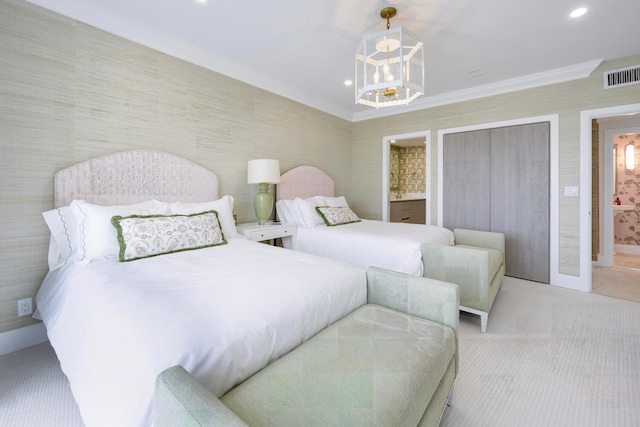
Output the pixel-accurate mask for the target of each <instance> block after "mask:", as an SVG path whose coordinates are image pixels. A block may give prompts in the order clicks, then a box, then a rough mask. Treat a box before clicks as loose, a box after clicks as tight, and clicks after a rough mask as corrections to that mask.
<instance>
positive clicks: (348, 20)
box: [28, 0, 640, 121]
mask: <svg viewBox="0 0 640 427" xmlns="http://www.w3.org/2000/svg"><path fill="white" fill-rule="evenodd" d="M28 1H29V2H31V3H34V4H36V5H39V6H42V7H45V8H47V9H51V10H53V11H56V12H59V13H61V14H63V15H66V16H69V17H72V18H75V19H77V20H79V21H82V22H86V23H87V24H90V25H92V26H95V27H98V28H101V29H104V30H106V31H109V32H111V33H114V34H117V35H119V36H122V37H125V38H127V39H130V40H133V41H135V42H138V43H141V44H144V45H147V46H149V47H152V48H154V49H156V50H159V51H162V52H165V53H168V54H170V55H173V56H176V57H179V58H182V59H185V60H188V61H191V62H194V63H196V64H199V65H201V66H204V67H207V68H210V69H212V70H214V71H217V72H220V73H222V74H225V75H228V76H230V77H233V78H236V79H238V80H241V81H244V82H246V83H249V84H252V85H254V86H257V87H260V88H263V89H266V90H269V91H271V92H274V93H278V94H280V95H282V96H285V97H287V98H290V99H293V100H295V101H298V102H301V103H303V104H306V105H309V106H311V107H314V108H317V109H319V110H322V111H325V112H328V113H331V114H334V115H336V116H338V117H342V118H345V119H347V120H354V121H357V120H363V119H367V118H372V117H378V116H383V115H388V114H396V113H399V112H404V111H407V110H414V109H418V108H425V107H429V106H434V105H441V104H445V103H448V102H452V101H455V100H465V99H471V98H474V97H479V96H486V95H490V94H494V93H500V92H505V91H509V90H514V89H518V88H522V87H532V86H537V85H541V84H547V83H550V82H551V83H553V82H560V81H566V80H570V79H574V78H583V77H586V76H588V75H589V74H590V73H591V72H592V71H593V69H595V67H597V66H598V65H599V64H600V62H601V61H602V60H609V59H615V58H620V57H624V56H629V55H634V54H638V53H640V22H639V21H638V17H640V0H533V1H523V0H422V1H419V0H400V1H396V2H392V3H388V2H386V1H380V0H342V1H338V0H271V1H266V0H244V1H242V0H208V2H206V3H199V2H197V1H196V0H161V1H159V0H28ZM386 6H394V7H396V8H397V10H398V13H397V15H396V17H395V18H393V19H391V27H392V28H393V27H397V26H403V27H405V28H406V29H407V30H409V31H411V32H413V33H415V34H417V35H418V36H420V37H421V38H422V40H423V41H424V46H425V48H424V49H425V63H426V71H425V74H426V79H425V87H426V89H425V91H426V94H425V96H422V97H421V98H419V99H418V100H416V101H414V102H413V103H411V104H410V105H409V106H408V107H407V106H400V107H386V108H381V109H379V110H375V109H372V108H371V107H364V106H360V105H356V104H355V102H354V89H353V86H351V87H346V86H345V85H344V81H345V80H347V79H353V78H354V54H355V52H356V49H357V47H358V44H359V43H360V41H361V39H362V37H363V36H364V35H366V34H369V33H373V32H378V31H382V30H384V29H385V27H386V21H384V20H383V19H382V18H380V10H381V9H382V8H384V7H386ZM580 6H584V7H587V8H589V11H588V12H587V13H586V14H585V15H584V16H582V17H581V18H577V19H572V18H569V13H570V12H571V10H573V9H574V8H577V7H580ZM471 70H478V71H474V72H470V71H471ZM478 72H479V73H480V74H481V75H480V76H477V77H474V76H472V74H477V73H478Z"/></svg>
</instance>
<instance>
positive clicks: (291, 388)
mask: <svg viewBox="0 0 640 427" xmlns="http://www.w3.org/2000/svg"><path fill="white" fill-rule="evenodd" d="M367 282H368V284H367V286H368V298H367V300H368V303H367V304H365V305H364V306H362V307H360V308H358V309H357V310H355V311H354V312H352V313H351V314H349V315H347V316H346V317H344V318H343V319H341V320H339V321H337V322H336V323H334V324H333V325H330V326H329V327H327V328H326V329H324V330H323V331H321V332H320V333H318V334H317V335H316V336H314V337H312V338H311V339H309V340H308V341H306V342H305V343H303V344H302V345H300V346H299V347H297V348H296V349H294V350H292V351H291V352H290V353H288V354H286V355H285V356H283V357H281V358H280V359H278V360H276V361H274V362H273V363H271V364H270V365H268V366H267V367H265V368H263V369H262V370H261V371H259V372H257V373H256V374H254V375H253V376H252V377H250V378H248V379H247V380H246V381H244V382H243V383H241V384H239V385H237V386H236V387H235V388H233V389H231V390H230V391H229V392H227V393H226V394H225V395H224V396H222V397H221V398H220V399H217V398H216V397H215V396H213V395H212V394H211V393H209V391H208V390H206V389H205V388H204V387H203V386H201V385H200V384H199V383H198V382H197V381H196V380H195V379H194V378H193V377H191V376H190V375H189V374H188V373H187V372H186V371H185V370H184V369H182V367H179V366H178V367H173V368H169V369H168V370H166V371H164V372H162V373H161V374H160V375H159V376H158V379H157V382H156V395H155V402H154V406H155V426H156V427H163V426H178V425H179V426H190V425H206V426H246V425H249V426H323V427H325V426H338V425H339V426H358V427H364V426H416V425H420V426H436V425H437V424H438V423H439V420H440V417H441V415H442V412H443V411H444V408H445V407H446V402H447V399H448V397H449V396H450V393H451V391H452V387H453V382H454V379H455V377H456V375H457V370H458V336H457V330H458V313H459V311H458V304H459V299H458V289H457V286H455V285H453V284H450V283H445V282H442V281H438V280H432V279H426V278H422V277H416V276H408V275H404V274H401V273H395V272H391V271H387V270H382V269H379V268H373V267H371V268H369V269H367Z"/></svg>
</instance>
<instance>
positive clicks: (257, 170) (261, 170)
mask: <svg viewBox="0 0 640 427" xmlns="http://www.w3.org/2000/svg"><path fill="white" fill-rule="evenodd" d="M263 182H266V183H269V184H278V183H279V182H280V161H279V160H274V159H256V160H249V164H248V168H247V184H260V183H263Z"/></svg>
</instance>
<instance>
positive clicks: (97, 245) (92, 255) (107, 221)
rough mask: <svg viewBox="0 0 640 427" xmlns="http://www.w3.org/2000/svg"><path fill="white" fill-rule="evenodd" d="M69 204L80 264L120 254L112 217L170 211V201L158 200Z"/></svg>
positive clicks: (81, 201)
mask: <svg viewBox="0 0 640 427" xmlns="http://www.w3.org/2000/svg"><path fill="white" fill-rule="evenodd" d="M69 207H70V208H71V211H72V212H73V214H74V215H75V217H76V223H77V230H78V253H77V256H76V257H75V261H76V262H80V263H87V262H90V261H94V260H98V259H105V258H117V257H118V251H119V247H118V240H117V238H116V237H117V236H116V232H115V230H114V229H113V227H112V226H111V217H113V216H115V215H119V216H127V215H165V214H169V213H171V211H170V210H169V204H168V203H164V202H159V201H157V200H148V201H146V202H141V203H135V204H132V205H121V206H117V205H114V206H103V205H94V204H91V203H87V202H86V201H84V200H74V201H72V202H71V204H70V205H69Z"/></svg>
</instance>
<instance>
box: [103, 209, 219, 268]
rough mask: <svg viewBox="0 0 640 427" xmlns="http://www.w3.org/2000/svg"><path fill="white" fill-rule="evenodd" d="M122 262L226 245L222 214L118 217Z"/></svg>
mask: <svg viewBox="0 0 640 427" xmlns="http://www.w3.org/2000/svg"><path fill="white" fill-rule="evenodd" d="M111 223H112V225H113V227H114V228H115V229H116V232H117V234H118V244H119V246H120V252H119V256H118V259H119V260H120V261H121V262H124V261H135V260H138V259H143V258H149V257H153V256H158V255H165V254H170V253H175V252H182V251H188V250H194V249H202V248H209V247H212V246H219V245H226V244H227V240H226V239H225V237H224V233H223V232H222V227H221V226H220V221H219V220H218V212H216V211H208V212H201V213H195V214H190V215H131V216H127V217H121V216H114V217H113V218H111Z"/></svg>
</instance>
